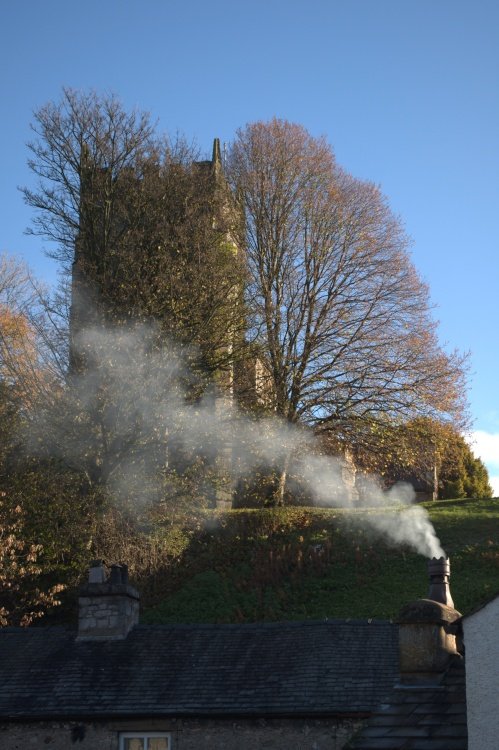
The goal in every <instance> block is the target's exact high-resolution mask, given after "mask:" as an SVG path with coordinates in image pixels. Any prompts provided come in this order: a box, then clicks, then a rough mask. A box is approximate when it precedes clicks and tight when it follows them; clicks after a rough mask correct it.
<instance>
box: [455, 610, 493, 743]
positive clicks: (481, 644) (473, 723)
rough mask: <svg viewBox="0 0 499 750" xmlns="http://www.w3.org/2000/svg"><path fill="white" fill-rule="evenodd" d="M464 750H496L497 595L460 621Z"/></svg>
mask: <svg viewBox="0 0 499 750" xmlns="http://www.w3.org/2000/svg"><path fill="white" fill-rule="evenodd" d="M463 628H464V646H465V649H466V703H467V714H468V750H498V748H499V596H497V597H496V598H495V599H493V600H492V601H491V602H489V603H488V604H487V605H486V606H485V607H483V608H482V609H479V610H478V611H477V612H475V613H473V614H472V615H469V616H468V617H465V618H464V619H463Z"/></svg>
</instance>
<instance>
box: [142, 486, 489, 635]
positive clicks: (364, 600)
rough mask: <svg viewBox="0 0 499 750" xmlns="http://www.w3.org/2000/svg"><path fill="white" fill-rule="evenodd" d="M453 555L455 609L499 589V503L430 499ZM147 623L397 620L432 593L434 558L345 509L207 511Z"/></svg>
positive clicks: (148, 610)
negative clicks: (394, 542)
mask: <svg viewBox="0 0 499 750" xmlns="http://www.w3.org/2000/svg"><path fill="white" fill-rule="evenodd" d="M425 507H426V508H427V509H428V510H429V512H430V516H431V518H432V520H433V522H434V524H435V527H436V530H437V534H438V535H439V537H440V539H441V542H442V545H443V547H444V549H445V550H446V551H447V554H449V555H450V558H451V566H452V579H451V589H452V594H453V597H454V602H455V605H456V608H457V609H459V610H460V611H461V612H463V613H464V612H467V611H469V610H470V609H471V608H473V607H474V606H476V605H477V604H479V603H480V602H481V601H483V600H484V599H486V598H488V597H489V596H491V595H492V594H494V593H496V592H499V500H495V501H490V500H484V501H483V500H478V501H474V500H447V501H441V502H435V503H426V504H425ZM189 539H190V541H189V544H188V545H187V546H186V547H185V549H184V551H183V554H182V556H181V557H180V558H179V562H178V564H177V565H176V567H175V570H172V571H171V574H172V577H171V583H170V584H169V583H168V581H164V582H163V584H164V585H163V591H162V594H161V597H155V596H150V597H149V600H148V601H146V607H145V611H144V615H143V619H144V621H147V622H242V621H261V620H293V619H323V618H326V617H327V618H334V617H341V618H345V617H351V618H357V617H360V618H370V617H372V618H396V617H397V613H398V611H399V610H400V608H401V606H402V605H403V604H404V603H406V602H408V601H410V600H411V599H416V598H420V597H424V596H426V594H427V592H428V579H427V572H426V564H427V561H426V559H425V558H424V557H422V556H421V555H418V554H416V553H414V552H413V551H411V550H410V549H408V548H404V547H392V546H389V545H388V544H386V542H384V541H383V540H382V539H381V538H379V537H375V536H373V535H372V533H370V532H368V531H366V530H365V529H363V528H362V526H361V525H359V523H358V513H355V512H354V513H351V512H349V511H345V510H337V509H334V510H329V509H313V508H289V509H275V510H269V509H266V510H262V511H258V510H249V511H243V510H238V511H229V512H226V513H221V512H216V511H212V512H209V511H206V512H204V513H203V514H201V515H200V516H199V517H198V518H197V521H196V528H195V529H193V530H192V529H191V533H190V535H189Z"/></svg>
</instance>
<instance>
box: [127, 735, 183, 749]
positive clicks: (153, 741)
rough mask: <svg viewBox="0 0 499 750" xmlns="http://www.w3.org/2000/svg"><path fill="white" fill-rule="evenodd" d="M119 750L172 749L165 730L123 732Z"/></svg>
mask: <svg viewBox="0 0 499 750" xmlns="http://www.w3.org/2000/svg"><path fill="white" fill-rule="evenodd" d="M119 750H171V741H170V735H169V734H166V733H165V732H121V734H120V748H119Z"/></svg>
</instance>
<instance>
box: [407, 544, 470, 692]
mask: <svg viewBox="0 0 499 750" xmlns="http://www.w3.org/2000/svg"><path fill="white" fill-rule="evenodd" d="M428 572H429V575H430V591H429V594H428V599H418V600H417V601H415V602H411V603H410V604H407V605H406V606H405V607H403V608H402V610H401V612H400V614H399V617H398V625H399V658H400V672H401V676H402V681H403V682H408V683H411V682H416V683H417V682H420V681H430V682H435V681H438V679H439V677H440V676H441V675H442V673H443V672H444V671H445V669H446V667H447V665H448V662H449V659H450V658H451V657H452V656H453V655H456V654H457V653H458V650H457V644H456V634H457V630H458V625H457V620H458V619H459V618H460V617H461V614H460V613H459V612H458V611H457V610H456V609H454V604H453V602H452V597H451V595H450V590H449V576H450V564H449V559H448V558H443V557H441V558H440V559H438V560H437V559H436V558H433V559H432V560H430V562H429V563H428Z"/></svg>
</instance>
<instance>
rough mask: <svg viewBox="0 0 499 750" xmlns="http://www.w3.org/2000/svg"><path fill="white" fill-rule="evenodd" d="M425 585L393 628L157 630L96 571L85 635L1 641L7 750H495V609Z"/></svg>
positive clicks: (440, 581)
mask: <svg viewBox="0 0 499 750" xmlns="http://www.w3.org/2000/svg"><path fill="white" fill-rule="evenodd" d="M430 578H431V586H430V592H429V595H428V598H427V599H420V600H418V601H416V602H411V603H409V604H407V605H406V606H404V607H403V608H402V610H401V613H400V616H399V618H398V621H397V622H383V621H375V620H327V619H326V620H324V621H320V622H310V621H307V622H291V623H260V624H237V625H164V626H153V625H139V624H138V609H139V595H138V592H137V591H136V590H135V589H134V588H133V587H132V586H131V585H130V584H129V583H128V580H127V572H126V568H125V567H123V566H113V567H112V569H111V574H110V576H107V575H106V572H105V569H104V568H103V566H102V565H100V564H99V565H95V566H94V567H93V568H91V569H90V574H89V580H88V583H87V584H86V585H85V586H84V587H83V588H82V590H81V595H80V600H79V604H80V610H79V624H78V630H71V629H65V628H60V627H49V628H44V627H36V628H4V629H3V630H0V747H1V748H2V750H18V749H19V750H20V749H21V748H25V747H36V748H42V747H47V748H49V749H52V750H62V748H69V747H73V746H75V747H80V748H81V749H82V750H193V749H194V748H196V749H198V748H211V749H213V750H217V748H220V749H221V748H224V750H250V748H251V749H252V750H253V748H255V747H257V748H268V749H269V750H282V749H283V748H290V747H296V748H300V750H342V749H343V748H344V749H345V750H346V749H347V748H356V749H357V750H466V748H467V747H468V741H467V723H468V724H469V729H470V745H469V747H470V749H471V750H478V748H480V750H497V736H498V732H497V730H498V727H497V711H496V710H494V706H492V705H491V702H492V703H494V701H496V700H497V694H498V692H499V691H498V688H499V672H498V666H497V665H498V663H499V660H498V658H497V657H498V655H499V645H498V643H499V642H498V638H497V635H496V630H497V629H496V628H495V627H494V624H495V623H496V622H497V615H498V614H499V597H496V599H494V600H493V601H492V602H490V603H488V604H487V605H485V606H484V607H483V608H482V609H480V610H479V611H477V612H475V613H471V614H470V615H468V616H466V617H464V618H462V617H461V616H460V614H459V612H457V611H456V610H455V609H454V607H453V604H452V599H451V598H450V594H449V586H448V580H449V566H448V562H447V561H444V560H443V558H441V559H440V560H439V561H435V560H434V561H432V563H430ZM463 633H464V641H465V644H466V646H467V656H466V661H467V666H466V670H465V660H464V657H463V646H462V640H463ZM465 675H466V683H467V690H468V717H467V713H466V688H465ZM494 705H495V704H494Z"/></svg>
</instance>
